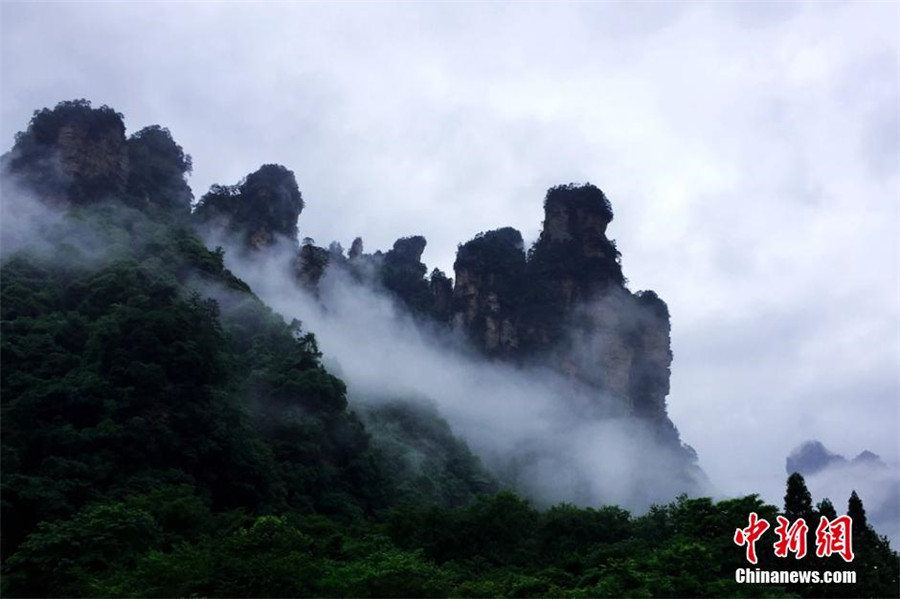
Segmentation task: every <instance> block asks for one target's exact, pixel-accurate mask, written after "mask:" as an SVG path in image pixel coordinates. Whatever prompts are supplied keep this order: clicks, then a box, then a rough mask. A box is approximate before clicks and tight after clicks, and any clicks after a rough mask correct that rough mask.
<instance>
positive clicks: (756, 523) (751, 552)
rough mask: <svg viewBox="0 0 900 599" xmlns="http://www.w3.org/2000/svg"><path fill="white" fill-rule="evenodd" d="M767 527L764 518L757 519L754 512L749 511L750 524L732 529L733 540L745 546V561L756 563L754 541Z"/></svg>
mask: <svg viewBox="0 0 900 599" xmlns="http://www.w3.org/2000/svg"><path fill="white" fill-rule="evenodd" d="M768 529H769V523H768V522H766V521H765V520H759V516H757V515H756V512H750V526H748V527H747V528H738V529H737V530H735V531H734V542H735V543H736V544H737V545H738V546H741V545H746V546H747V561H748V562H750V563H751V564H755V563H756V541H758V540H759V537H761V536H762V534H763V533H764V532H766V530H768Z"/></svg>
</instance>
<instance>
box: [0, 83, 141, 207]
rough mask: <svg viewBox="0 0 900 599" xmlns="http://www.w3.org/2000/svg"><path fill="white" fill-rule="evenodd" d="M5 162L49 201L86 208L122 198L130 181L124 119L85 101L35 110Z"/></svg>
mask: <svg viewBox="0 0 900 599" xmlns="http://www.w3.org/2000/svg"><path fill="white" fill-rule="evenodd" d="M5 162H6V166H7V168H8V169H9V171H10V172H11V173H13V174H14V175H17V176H19V177H22V179H23V180H24V181H25V183H26V184H28V185H29V186H30V187H31V188H33V189H35V190H36V191H37V192H38V194H39V195H40V196H42V197H43V198H44V199H45V200H48V201H51V202H58V203H70V202H71V203H75V204H83V203H87V202H92V201H97V200H101V199H104V198H105V197H107V196H110V195H117V194H121V193H122V192H124V191H125V187H126V183H127V180H128V150H127V148H126V143H125V124H124V122H123V121H122V115H121V114H119V113H117V112H116V111H114V110H113V109H112V108H109V107H108V106H101V107H100V108H92V107H91V103H90V102H89V101H87V100H74V101H68V102H60V103H59V104H57V105H56V107H55V108H53V109H52V110H51V109H48V108H44V109H43V110H39V111H35V113H34V116H33V117H32V119H31V122H30V123H29V126H28V129H27V130H26V131H24V132H22V133H19V134H18V135H17V136H16V144H15V146H14V147H13V150H12V152H11V153H10V155H9V156H8V157H7V158H6V160H5Z"/></svg>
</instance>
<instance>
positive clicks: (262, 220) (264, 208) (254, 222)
mask: <svg viewBox="0 0 900 599" xmlns="http://www.w3.org/2000/svg"><path fill="white" fill-rule="evenodd" d="M302 211H303V197H302V195H301V194H300V189H299V188H298V187H297V180H296V178H294V173H293V172H292V171H290V170H288V169H287V168H285V167H284V166H282V165H280V164H265V165H263V166H261V167H260V168H259V169H258V170H257V171H255V172H253V173H250V174H249V175H247V177H246V178H245V179H244V180H243V181H241V182H240V183H238V184H237V185H230V186H229V185H213V186H212V188H210V190H209V192H208V193H207V194H206V195H204V196H203V197H202V198H200V202H199V204H198V205H197V208H196V210H195V211H194V220H195V222H196V223H197V224H198V226H199V228H200V229H201V230H204V231H206V232H209V233H216V234H223V233H224V234H225V235H226V236H237V237H239V239H240V241H241V242H242V247H243V248H244V249H246V250H247V251H248V252H249V253H251V254H252V253H254V252H258V251H260V250H263V249H265V248H269V247H271V246H274V245H277V244H279V243H286V244H287V245H288V246H290V247H292V248H293V249H294V250H295V251H296V250H299V243H298V241H297V219H298V218H299V217H300V213H301V212H302Z"/></svg>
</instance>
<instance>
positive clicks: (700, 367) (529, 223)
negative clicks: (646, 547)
mask: <svg viewBox="0 0 900 599" xmlns="http://www.w3.org/2000/svg"><path fill="white" fill-rule="evenodd" d="M0 44H2V106H0V112H2V122H0V127H2V129H0V141H2V149H3V150H4V151H5V150H6V149H8V148H9V147H10V146H11V145H12V143H13V136H14V134H15V132H16V131H19V130H22V129H24V128H25V126H26V124H27V122H28V119H29V118H30V116H31V113H32V111H33V110H34V109H36V108H41V107H45V106H53V105H54V104H56V103H57V102H58V101H60V100H67V99H73V98H82V97H83V98H88V99H90V100H91V101H93V102H94V103H95V105H99V104H108V105H110V106H112V107H114V108H115V109H117V110H118V111H120V112H122V113H124V115H125V119H126V125H127V127H128V129H129V132H134V131H137V130H138V129H140V128H142V127H144V126H146V125H149V124H161V125H164V126H167V127H168V128H169V129H170V130H171V131H172V134H173V136H174V137H175V139H176V140H177V141H178V142H179V143H180V144H181V145H182V146H183V147H184V148H185V150H186V151H187V152H189V153H190V154H192V156H193V158H194V174H193V176H192V178H191V180H190V183H191V186H192V188H193V190H194V194H195V196H196V197H197V198H199V197H200V196H201V195H202V194H203V193H204V192H205V191H206V190H207V189H208V188H209V186H210V185H211V184H213V183H224V184H231V183H236V182H237V181H238V180H239V179H240V178H241V177H243V176H244V175H246V174H247V173H248V172H251V171H253V170H255V169H256V168H258V167H259V166H260V165H261V164H263V163H270V162H278V163H282V164H284V165H286V166H287V167H289V168H290V169H292V170H293V171H294V172H295V173H296V175H297V179H298V182H299V185H300V189H301V191H302V193H303V196H304V198H305V200H306V210H305V211H304V212H303V214H302V215H301V217H300V223H299V226H300V234H301V236H304V237H305V236H309V237H313V238H314V239H315V240H316V242H317V243H319V244H320V245H324V244H327V243H328V242H330V241H332V240H338V241H340V242H342V243H343V244H344V246H345V247H348V246H349V243H350V241H351V240H352V239H353V237H355V236H357V235H359V236H362V237H363V239H364V241H365V245H366V249H367V250H368V251H372V250H375V249H387V248H389V247H390V245H391V243H392V242H393V240H394V239H396V238H397V237H400V236H404V235H410V234H423V235H425V236H426V238H427V239H428V242H429V245H428V248H427V250H426V252H425V257H424V260H425V261H426V262H427V263H428V264H429V265H430V266H438V267H441V268H443V269H445V270H448V271H449V270H452V263H453V258H454V254H455V250H456V245H457V243H460V242H464V241H466V240H468V239H470V238H471V237H472V236H474V235H475V234H476V233H478V232H480V231H484V230H489V229H493V228H498V227H501V226H507V225H511V226H514V227H517V228H519V229H520V230H521V231H522V233H523V235H524V236H525V238H526V240H528V241H531V240H533V239H534V238H535V237H536V236H537V233H538V231H539V228H540V224H541V219H542V199H543V195H544V193H545V191H546V189H547V188H548V187H550V186H552V185H555V184H559V183H567V182H570V181H575V182H584V181H590V182H592V183H594V184H596V185H598V186H599V187H600V188H601V189H603V190H604V191H605V192H606V194H607V196H608V197H609V199H610V200H611V202H612V204H613V209H614V211H615V214H616V219H615V221H614V222H613V224H612V225H611V227H610V229H609V234H610V236H611V237H613V238H615V239H616V240H617V242H618V247H619V249H620V250H621V252H622V254H623V266H624V271H625V275H626V276H627V277H628V279H629V281H630V287H631V289H633V290H638V289H654V290H656V291H657V292H658V293H659V294H660V295H661V296H662V297H663V298H664V299H665V300H666V301H667V302H668V304H669V308H670V311H671V313H672V337H673V339H672V340H673V351H674V355H675V360H674V364H673V376H672V393H671V395H670V397H669V406H670V407H669V409H670V413H671V415H672V418H673V420H674V421H675V423H676V425H677V426H678V427H679V429H680V431H681V433H682V437H683V439H684V440H685V441H686V442H687V443H689V444H691V445H693V446H694V447H695V448H696V449H697V451H698V453H699V455H700V461H701V465H702V466H703V467H704V468H705V470H706V471H707V473H708V474H709V476H710V478H711V479H712V480H713V482H714V483H715V484H716V485H718V486H719V487H720V488H721V489H722V490H723V492H725V493H747V492H759V491H761V492H763V494H764V496H765V497H766V499H768V500H769V501H772V502H775V503H779V504H780V503H781V495H782V494H783V484H784V483H783V481H784V478H785V474H784V458H785V456H786V455H787V453H788V452H789V450H790V449H792V448H793V447H794V446H796V445H798V444H799V443H800V442H802V441H804V440H806V439H811V438H815V439H819V440H821V441H822V442H823V443H824V444H825V445H826V446H827V447H829V448H830V449H831V450H832V451H836V452H838V453H842V454H845V455H848V456H851V457H852V456H853V455H856V454H857V453H858V452H860V451H862V450H863V449H870V450H872V451H874V452H876V453H878V454H880V455H882V456H883V457H884V458H885V459H886V460H889V461H893V462H894V463H896V462H897V460H898V459H900V447H898V443H900V441H898V439H900V60H898V56H900V4H898V3H897V2H868V3H867V2H862V1H855V2H815V3H809V4H805V3H799V2H790V3H787V2H785V3H781V2H753V3H726V2H707V3H696V4H689V3H681V2H678V3H676V2H662V3H650V2H643V3H638V2H633V3H629V4H616V3H599V2H598V3H577V4H575V3H572V4H563V3H554V4H539V3H528V4H525V3H427V4H425V3H423V4H409V3H397V4H386V3H385V4H380V3H337V4H328V5H326V4H316V3H299V2H297V3H293V2H282V3H262V2H240V3H239V2H230V3H214V2H194V3H181V2H150V1H147V2H128V3H125V2H92V3H88V2H27V3H26V2H3V4H2V42H0ZM898 484H900V483H898ZM813 491H814V494H815V489H814V490H813ZM815 499H818V497H816V498H815ZM834 499H835V503H836V504H842V503H843V502H845V500H846V498H845V497H836V498H834ZM863 499H864V500H865V497H863Z"/></svg>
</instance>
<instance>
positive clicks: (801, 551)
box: [775, 516, 809, 559]
mask: <svg viewBox="0 0 900 599" xmlns="http://www.w3.org/2000/svg"><path fill="white" fill-rule="evenodd" d="M788 524H790V520H788V519H787V518H785V517H784V516H778V526H776V527H775V534H776V535H778V540H777V541H775V556H776V557H787V556H788V553H793V554H794V559H800V558H802V557H803V556H804V555H806V533H807V532H808V531H809V526H807V525H806V522H805V521H804V520H803V518H798V519H797V521H796V522H794V524H793V525H791V527H790V528H788Z"/></svg>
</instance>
